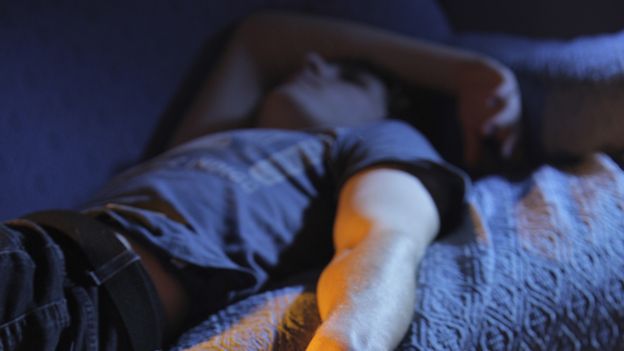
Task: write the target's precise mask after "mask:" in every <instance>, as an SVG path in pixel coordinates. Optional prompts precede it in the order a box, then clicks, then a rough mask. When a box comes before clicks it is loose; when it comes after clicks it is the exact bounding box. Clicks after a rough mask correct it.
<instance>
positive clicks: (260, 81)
mask: <svg viewBox="0 0 624 351" xmlns="http://www.w3.org/2000/svg"><path fill="white" fill-rule="evenodd" d="M308 52H317V53H319V54H320V55H321V56H323V57H324V58H325V59H327V60H336V59H345V58H355V59H359V60H364V61H368V62H370V63H371V64H374V65H378V66H380V67H383V68H384V69H385V70H387V71H388V72H390V73H393V74H395V75H396V76H397V77H400V78H401V79H402V80H404V81H405V82H407V83H409V84H415V85H421V86H425V87H429V88H431V89H436V90H439V91H443V92H446V93H448V94H451V95H455V96H457V97H459V98H460V118H461V119H462V122H463V123H464V127H465V128H464V130H465V139H466V140H465V141H466V148H467V150H466V154H467V155H466V156H467V159H468V160H469V161H471V159H473V158H476V157H477V156H478V152H479V150H478V148H477V147H478V145H479V144H478V141H479V139H480V138H481V137H482V136H485V135H490V134H494V133H495V132H496V131H497V130H496V129H498V130H499V131H500V130H501V129H505V128H506V127H509V126H511V125H512V124H513V123H514V122H515V121H516V119H517V116H518V113H519V98H518V93H517V84H516V82H515V78H514V77H513V74H512V73H511V72H510V71H509V70H508V69H506V68H505V67H504V66H502V65H500V64H499V63H497V62H496V61H494V60H491V59H489V58H487V57H485V56H483V55H480V54H476V53H472V52H468V51H465V50H460V49H455V48H451V47H448V46H443V45H439V44H434V43H430V42H425V41H422V40H417V39H415V38H411V37H407V36H403V35H400V34H397V33H393V32H389V31H385V30H382V29H378V28H372V27H369V26H365V25H361V24H357V23H354V22H349V21H344V20H337V19H330V18H321V17H311V16H305V15H298V14H292V13H279V12H272V13H264V14H257V15H254V16H251V17H249V18H248V19H246V20H245V21H244V22H243V23H242V24H241V25H240V26H239V28H238V29H237V30H236V31H235V33H234V35H233V37H232V39H231V41H230V43H229V45H228V47H227V49H226V52H225V54H224V55H223V57H222V59H221V60H220V62H219V63H218V65H217V67H216V69H215V71H214V73H213V74H212V75H211V77H210V79H209V80H208V81H207V82H206V85H205V87H204V89H203V90H202V92H201V93H200V96H199V97H198V99H197V100H196V103H195V104H194V106H193V107H192V108H191V111H190V113H189V115H188V117H187V118H186V120H185V121H183V123H182V125H181V128H180V132H179V133H178V135H177V136H176V138H175V141H174V143H180V142H182V141H185V140H188V139H190V138H192V137H193V136H198V135H201V134H203V133H205V132H206V131H208V130H207V129H209V127H210V126H211V125H215V124H218V123H219V122H226V121H229V122H230V123H231V122H236V121H243V120H245V119H248V118H249V117H250V116H251V115H252V113H253V111H254V109H255V108H256V107H257V105H258V103H259V101H260V100H261V99H262V97H263V96H264V93H265V92H266V91H267V90H268V89H270V88H271V87H274V86H275V85H276V84H278V83H279V82H281V81H283V80H284V79H286V78H287V77H288V76H289V75H291V74H292V73H293V72H295V71H297V70H298V69H299V68H300V67H301V64H302V62H303V58H304V56H305V55H306V54H307V53H308ZM501 135H502V136H504V135H503V134H501Z"/></svg>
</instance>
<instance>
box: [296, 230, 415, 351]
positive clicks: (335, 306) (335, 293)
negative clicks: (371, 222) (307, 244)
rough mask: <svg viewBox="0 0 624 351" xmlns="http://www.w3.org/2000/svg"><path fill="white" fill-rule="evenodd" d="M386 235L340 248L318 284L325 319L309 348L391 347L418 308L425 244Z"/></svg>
mask: <svg viewBox="0 0 624 351" xmlns="http://www.w3.org/2000/svg"><path fill="white" fill-rule="evenodd" d="M397 237H398V236H395V235H385V240H375V241H372V240H369V241H364V242H362V243H361V244H359V245H358V246H357V247H355V248H354V249H347V250H344V251H342V252H339V253H337V254H336V256H335V258H334V259H333V260H332V262H331V263H330V265H328V266H327V267H326V269H325V270H324V271H323V274H322V275H321V278H320V280H319V283H318V288H317V300H318V305H319V312H320V315H321V319H322V320H323V324H322V325H321V327H320V328H319V329H318V330H317V332H316V334H315V337H314V339H313V340H312V342H311V343H310V345H309V347H308V350H309V351H313V350H328V351H331V350H341V351H342V350H392V349H394V348H396V346H397V345H398V343H399V342H400V340H401V339H402V338H403V336H404V335H405V332H406V331H407V328H408V327H409V324H410V322H411V320H412V315H413V311H414V294H415V288H416V268H417V266H418V262H419V261H420V259H421V257H422V255H423V253H424V250H425V247H414V246H413V245H411V244H410V243H409V242H405V241H402V240H400V239H397Z"/></svg>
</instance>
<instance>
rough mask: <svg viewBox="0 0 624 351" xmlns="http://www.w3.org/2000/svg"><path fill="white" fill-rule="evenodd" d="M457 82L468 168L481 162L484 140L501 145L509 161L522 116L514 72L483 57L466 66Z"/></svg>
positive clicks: (502, 152)
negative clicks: (492, 140)
mask: <svg viewBox="0 0 624 351" xmlns="http://www.w3.org/2000/svg"><path fill="white" fill-rule="evenodd" d="M457 79H458V81H457V83H458V97H459V119H460V122H461V123H462V127H463V135H464V159H465V162H466V165H467V166H469V167H475V166H476V165H477V164H478V163H479V161H480V160H481V157H482V153H483V150H482V147H483V141H484V139H488V138H492V139H494V140H495V141H496V142H497V144H498V145H501V148H500V150H497V151H498V152H500V153H501V156H503V157H504V158H509V157H510V156H511V152H512V149H513V147H514V145H515V142H516V139H517V133H518V131H517V129H518V128H517V127H518V122H519V119H520V113H521V101H520V90H519V89H518V82H517V81H516V77H515V76H514V74H513V72H512V71H511V70H510V69H509V68H507V67H506V66H504V65H503V64H501V63H499V62H497V61H494V60H492V59H489V58H480V59H477V60H472V61H469V62H464V63H462V64H461V65H460V67H459V70H458V76H457Z"/></svg>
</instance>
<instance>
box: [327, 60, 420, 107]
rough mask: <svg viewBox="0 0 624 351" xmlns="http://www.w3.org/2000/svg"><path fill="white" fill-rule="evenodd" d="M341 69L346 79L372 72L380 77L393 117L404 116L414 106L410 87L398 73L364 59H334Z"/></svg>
mask: <svg viewBox="0 0 624 351" xmlns="http://www.w3.org/2000/svg"><path fill="white" fill-rule="evenodd" d="M334 63H335V64H337V65H338V66H339V67H340V69H341V71H342V72H341V74H342V76H343V78H344V79H346V80H354V79H356V77H357V76H358V75H360V74H366V73H368V74H371V75H373V76H375V77H377V78H379V79H380V80H381V81H382V82H383V84H384V86H385V87H386V91H387V106H386V108H387V111H388V115H389V116H392V117H397V118H401V117H404V116H405V115H406V114H408V113H409V111H410V110H411V108H412V103H413V99H412V98H410V94H409V91H410V88H409V87H408V85H407V84H406V83H405V82H403V81H401V80H400V79H399V78H398V77H397V76H396V75H394V74H392V73H390V72H388V71H387V70H386V69H384V68H382V67H380V66H378V65H374V64H372V63H370V62H368V61H365V60H362V59H341V60H336V61H334Z"/></svg>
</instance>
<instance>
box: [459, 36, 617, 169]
mask: <svg viewBox="0 0 624 351" xmlns="http://www.w3.org/2000/svg"><path fill="white" fill-rule="evenodd" d="M454 41H455V43H456V44H457V45H458V46H461V47H464V48H468V49H472V50H476V51H480V52H483V53H485V54H488V55H490V56H492V57H495V58H497V59H498V60H500V61H501V62H503V63H505V64H507V65H508V66H509V67H511V69H512V70H513V71H514V72H515V73H516V75H517V77H518V81H519V83H520V87H521V90H522V94H523V99H522V100H523V123H524V129H525V137H526V138H527V140H528V144H529V146H530V149H529V152H531V153H532V154H533V155H537V156H540V158H541V156H542V155H546V156H547V157H548V158H552V157H566V158H568V157H574V158H576V157H580V156H582V155H585V154H588V153H591V152H594V151H597V150H602V151H618V150H624V31H621V32H618V33H613V34H603V35H595V36H585V37H578V38H576V39H573V40H568V41H562V40H536V39H530V38H526V37H518V36H511V35H503V34H483V33H466V34H462V35H458V36H457V37H456V38H455V40H454Z"/></svg>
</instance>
